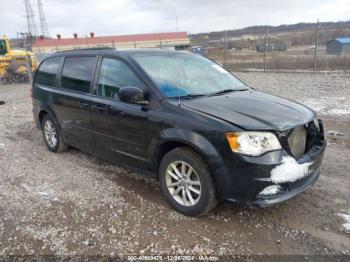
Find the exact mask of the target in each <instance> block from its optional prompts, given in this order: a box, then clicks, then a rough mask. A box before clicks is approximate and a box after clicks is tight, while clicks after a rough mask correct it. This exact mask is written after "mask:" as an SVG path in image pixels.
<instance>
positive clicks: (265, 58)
mask: <svg viewBox="0 0 350 262" xmlns="http://www.w3.org/2000/svg"><path fill="white" fill-rule="evenodd" d="M268 33H269V29H268V28H267V26H266V31H265V48H264V72H266V62H267V35H268Z"/></svg>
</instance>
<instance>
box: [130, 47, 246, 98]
mask: <svg viewBox="0 0 350 262" xmlns="http://www.w3.org/2000/svg"><path fill="white" fill-rule="evenodd" d="M132 57H133V58H134V59H135V60H136V61H137V62H138V64H139V65H140V66H141V67H142V68H143V69H144V71H145V72H146V73H147V74H148V75H149V76H150V77H151V78H152V80H153V81H154V82H155V83H156V84H157V86H158V88H159V89H160V90H161V91H162V92H163V94H164V95H165V96H166V97H168V98H174V97H178V96H182V97H183V96H192V97H195V96H200V95H211V94H215V93H224V92H230V91H236V90H246V89H247V87H246V86H245V85H244V84H243V83H242V82H241V81H240V80H239V79H237V78H236V77H234V76H233V75H232V74H230V73H229V72H228V71H226V70H225V69H223V68H222V67H220V66H219V65H217V64H215V63H214V62H212V61H210V60H209V59H207V58H204V57H203V56H200V55H197V54H191V53H173V54H171V53H170V54H169V53H165V54H135V55H133V56H132Z"/></svg>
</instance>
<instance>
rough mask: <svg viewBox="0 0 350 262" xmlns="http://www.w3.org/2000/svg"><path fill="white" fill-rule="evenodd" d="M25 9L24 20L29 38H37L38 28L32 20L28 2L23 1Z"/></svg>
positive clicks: (32, 15)
mask: <svg viewBox="0 0 350 262" xmlns="http://www.w3.org/2000/svg"><path fill="white" fill-rule="evenodd" d="M24 4H25V8H26V18H27V26H28V34H29V37H30V38H33V37H36V36H38V28H37V26H36V22H35V19H34V13H33V9H32V6H31V4H30V1H29V0H24Z"/></svg>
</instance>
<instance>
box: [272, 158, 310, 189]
mask: <svg viewBox="0 0 350 262" xmlns="http://www.w3.org/2000/svg"><path fill="white" fill-rule="evenodd" d="M310 165H312V162H306V163H302V164H299V163H298V162H297V161H296V160H295V159H294V158H293V157H290V156H284V157H283V158H282V161H281V164H280V165H278V166H276V167H275V168H274V169H272V170H271V181H272V182H273V183H275V184H280V183H286V182H295V181H297V180H299V179H301V178H303V177H305V176H307V175H308V174H309V173H310V171H309V166H310Z"/></svg>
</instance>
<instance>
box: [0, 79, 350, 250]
mask: <svg viewBox="0 0 350 262" xmlns="http://www.w3.org/2000/svg"><path fill="white" fill-rule="evenodd" d="M239 77H241V78H242V79H244V80H245V81H247V83H249V84H251V85H252V86H255V87H260V89H261V90H264V91H267V92H270V93H274V94H278V95H280V96H284V97H288V98H291V99H296V100H298V101H301V102H305V103H306V104H308V105H310V106H311V107H313V108H315V109H316V110H317V111H318V112H319V113H320V114H321V115H323V119H324V120H325V123H326V126H327V127H328V130H332V132H330V136H329V146H328V149H327V151H326V155H325V159H324V164H323V168H322V175H321V177H320V179H319V180H318V181H317V183H316V184H315V185H314V186H313V187H312V188H310V189H309V190H307V191H306V192H305V193H303V194H301V195H299V196H297V197H295V198H294V199H292V200H290V201H288V202H287V203H284V204H281V205H279V206H275V207H271V208H265V209H249V208H245V207H240V206H235V205H233V204H229V203H223V204H221V205H219V206H218V207H217V208H216V209H215V210H214V211H213V212H212V213H210V215H207V216H204V217H201V218H189V217H185V216H183V215H181V214H179V213H176V212H175V211H173V210H172V209H171V208H170V207H169V205H168V204H167V203H166V202H165V200H164V198H163V197H162V195H161V192H160V189H159V187H158V185H157V183H156V182H155V181H153V180H151V179H149V178H147V177H144V176H142V175H139V174H136V173H132V172H130V171H128V170H126V169H123V168H119V167H118V166H114V165H111V164H109V163H107V162H105V161H103V160H101V159H98V158H96V157H94V156H91V155H87V154H85V153H82V152H80V151H78V150H75V149H70V150H69V151H68V152H65V153H60V154H54V153H51V152H49V151H48V150H47V149H46V147H45V146H44V143H43V140H42V137H41V132H40V131H39V130H38V129H36V128H35V127H34V122H33V118H32V113H31V108H32V106H31V100H30V97H29V86H26V85H16V86H0V100H4V101H5V102H6V103H5V104H4V105H0V256H3V255H30V254H36V255H38V254H40V255H64V256H66V255H67V256H74V255H78V256H80V255H84V256H89V255H94V256H96V255H109V256H118V257H124V256H126V255H157V254H163V255H171V254H186V255H189V254H195V255H199V254H201V255H205V254H206V255H249V254H255V255H257V254H269V255H281V254H283V255H286V254H301V255H327V254H337V255H342V254H350V234H349V233H350V228H348V229H347V227H348V226H349V224H347V223H350V221H348V222H347V221H346V219H347V218H348V217H347V215H349V214H350V183H349V170H350V162H349V161H348V160H349V155H350V146H349V145H350V143H349V127H350V114H349V113H345V112H348V110H349V103H345V102H346V101H349V98H350V91H349V87H350V80H349V79H350V77H349V75H340V74H334V75H333V74H325V75H321V74H312V75H311V74H310V75H307V74H305V75H304V74H271V73H269V74H262V73H240V74H239ZM257 89H259V88H257ZM319 98H321V100H319ZM310 101H312V102H310ZM313 103H315V104H313ZM313 105H317V106H313ZM318 106H319V107H318ZM337 110H338V111H337ZM339 112H340V114H339ZM337 132H340V133H341V134H339V133H337Z"/></svg>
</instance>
